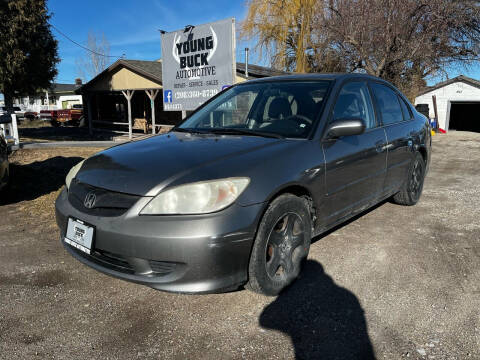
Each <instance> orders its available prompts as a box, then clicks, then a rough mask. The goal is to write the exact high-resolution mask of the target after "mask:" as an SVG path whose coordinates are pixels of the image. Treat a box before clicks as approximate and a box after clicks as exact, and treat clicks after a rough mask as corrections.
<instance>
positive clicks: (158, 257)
mask: <svg viewBox="0 0 480 360" xmlns="http://www.w3.org/2000/svg"><path fill="white" fill-rule="evenodd" d="M149 200H150V198H141V199H140V200H139V201H138V202H137V203H136V204H135V205H134V206H133V207H132V208H131V209H129V210H128V211H127V212H126V213H125V214H123V215H121V216H116V217H99V216H93V215H88V214H84V213H82V212H80V211H78V210H77V209H75V208H74V207H73V206H72V205H71V204H70V202H69V201H68V199H67V191H66V189H64V190H62V192H61V193H60V195H59V197H58V198H57V201H56V203H55V208H56V218H57V224H58V226H59V227H60V234H61V240H62V243H63V244H64V246H65V248H66V249H67V250H68V251H69V252H70V254H72V255H73V256H74V257H75V258H77V259H78V260H79V261H81V262H83V263H84V264H86V265H88V266H90V267H92V268H94V269H96V270H99V271H101V272H103V273H105V274H108V275H111V276H115V277H117V278H121V279H124V280H127V281H132V282H136V283H139V284H143V285H147V286H150V287H152V288H155V289H158V290H165V291H173V292H183V293H208V292H221V291H228V290H232V289H235V288H237V287H238V286H240V285H242V284H243V283H245V282H246V281H247V269H248V261H249V258H250V251H251V247H252V242H253V239H254V236H255V231H256V228H257V223H258V220H259V217H260V215H261V212H262V209H263V204H256V205H251V206H246V207H243V206H240V205H237V204H234V205H232V206H230V207H228V208H227V209H225V210H222V211H220V212H218V213H214V214H205V215H192V216H185V215H184V216H139V215H138V213H139V212H140V210H141V209H142V208H143V207H144V206H145V205H146V203H147V202H148V201H149ZM69 217H72V218H76V219H79V220H82V221H84V222H86V223H88V224H91V225H93V226H94V227H95V234H94V240H93V243H92V255H88V254H85V253H83V252H80V251H79V250H77V249H75V248H74V247H72V246H70V245H69V244H66V243H65V242H64V238H65V233H66V230H67V223H68V218H69Z"/></svg>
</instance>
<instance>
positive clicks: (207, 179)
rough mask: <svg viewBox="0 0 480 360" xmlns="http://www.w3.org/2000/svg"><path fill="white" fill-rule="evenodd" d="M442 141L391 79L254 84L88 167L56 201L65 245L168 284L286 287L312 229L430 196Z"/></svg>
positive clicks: (127, 273)
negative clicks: (388, 203)
mask: <svg viewBox="0 0 480 360" xmlns="http://www.w3.org/2000/svg"><path fill="white" fill-rule="evenodd" d="M430 147H431V135H430V128H429V125H428V123H427V122H426V121H425V119H424V118H423V117H422V116H421V115H419V114H418V113H417V112H416V110H415V109H414V107H413V106H412V105H411V104H410V103H409V101H408V100H407V99H406V98H405V96H403V95H402V94H401V93H400V92H399V91H398V90H397V89H395V88H394V87H393V86H391V85H390V84H389V83H387V82H385V81H383V80H381V79H378V78H374V77H370V76H365V75H298V76H286V77H277V78H268V79H261V80H254V81H249V82H246V83H243V84H239V85H236V86H233V87H231V88H229V89H227V90H225V91H223V92H221V93H220V94H219V95H217V96H216V97H214V98H212V99H211V100H210V101H208V102H207V103H205V104H204V105H203V106H201V107H200V108H199V109H197V110H196V111H195V112H194V113H193V114H192V115H191V116H189V117H188V118H187V119H186V120H185V121H184V122H182V123H181V124H180V125H178V126H176V127H175V128H174V129H173V130H172V131H171V132H169V133H168V134H164V135H158V136H154V137H151V138H148V139H145V140H141V141H135V142H130V143H127V144H124V145H120V146H116V147H113V148H110V149H108V150H105V151H102V152H100V153H98V154H96V155H94V156H92V157H90V158H89V159H86V160H84V161H83V162H81V163H79V164H78V165H76V166H75V167H74V168H73V169H72V170H71V171H70V173H69V174H68V176H67V179H66V187H65V188H64V189H63V191H62V192H61V193H60V195H59V197H58V199H57V201H56V216H57V223H58V226H59V227H60V234H61V241H62V243H63V245H64V246H65V248H66V249H67V251H68V252H70V253H71V254H72V255H73V256H74V257H75V258H77V259H78V260H79V261H81V262H83V263H84V264H86V265H88V266H91V267H93V268H94V269H97V270H99V271H102V272H104V273H106V274H109V275H112V276H116V277H118V278H121V279H124V280H128V281H132V282H136V283H139V284H144V285H147V286H150V287H152V288H155V289H159V290H166V291H175V292H184V293H199V292H220V291H229V290H233V289H237V288H239V287H241V286H243V285H245V286H246V287H247V288H249V289H251V290H253V291H256V292H260V293H263V294H266V295H276V294H278V293H279V292H280V291H281V290H282V289H283V288H285V287H286V286H288V285H289V284H290V283H291V282H292V281H293V280H294V279H295V278H296V277H297V276H298V274H299V273H300V271H301V267H302V263H303V262H304V260H305V259H306V257H307V255H308V252H309V248H310V241H311V239H312V237H314V236H316V235H319V234H321V233H323V232H325V231H327V230H328V229H331V228H332V227H334V226H336V225H338V224H340V223H342V222H344V221H346V220H347V219H349V218H351V217H352V216H355V215H356V214H358V213H360V212H362V211H364V210H365V209H367V208H369V207H371V206H373V205H375V204H376V203H378V202H380V201H382V200H384V199H387V198H391V199H392V200H393V201H394V202H396V203H399V204H403V205H414V204H415V203H417V201H418V200H419V198H420V195H421V192H422V187H423V180H424V177H425V174H426V172H427V169H428V164H429V159H430ZM406 211H407V210H406Z"/></svg>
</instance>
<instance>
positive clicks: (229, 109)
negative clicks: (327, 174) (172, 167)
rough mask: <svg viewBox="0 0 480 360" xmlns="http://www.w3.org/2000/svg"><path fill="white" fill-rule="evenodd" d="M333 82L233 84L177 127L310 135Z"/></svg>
mask: <svg viewBox="0 0 480 360" xmlns="http://www.w3.org/2000/svg"><path fill="white" fill-rule="evenodd" d="M329 84H330V82H329V81H315V82H313V81H298V82H297V81H296V82H293V81H283V82H280V81H276V82H261V83H253V84H242V85H238V86H235V87H232V88H230V89H228V90H226V91H225V92H223V93H222V94H220V95H219V96H218V97H217V98H215V99H213V100H212V101H211V102H209V103H208V104H206V105H205V106H204V107H202V108H201V109H200V110H198V111H197V112H195V113H193V114H192V115H191V116H190V117H189V118H188V119H186V120H185V121H184V122H183V123H182V124H181V125H179V126H178V127H176V128H175V129H174V130H177V131H191V132H201V133H203V132H205V133H209V132H211V133H217V134H241V135H252V136H269V137H289V138H306V137H307V136H308V135H309V133H310V131H311V129H312V128H313V126H314V125H315V122H316V120H317V119H318V117H319V115H320V111H321V108H322V104H323V100H324V99H325V96H326V93H327V90H328V87H329Z"/></svg>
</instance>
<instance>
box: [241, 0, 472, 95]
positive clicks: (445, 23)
mask: <svg viewBox="0 0 480 360" xmlns="http://www.w3.org/2000/svg"><path fill="white" fill-rule="evenodd" d="M259 4H263V6H260V5H259ZM298 4H302V6H298ZM248 6H249V10H248V15H247V18H246V20H245V22H244V23H243V32H244V35H245V36H250V37H252V36H253V37H256V38H258V43H259V47H261V48H262V49H263V50H267V51H268V52H269V53H270V55H271V56H272V57H273V58H274V59H276V61H275V62H274V65H276V66H278V65H280V66H281V67H283V68H284V69H286V70H291V68H289V67H288V64H292V63H295V61H297V59H302V57H303V58H305V59H306V62H307V66H306V67H305V68H306V69H307V70H310V71H332V70H333V71H338V70H340V71H347V72H365V73H368V74H371V75H375V76H379V77H382V78H385V79H387V80H389V81H391V82H393V83H394V84H395V85H397V86H398V87H399V88H400V89H402V90H404V91H407V93H408V92H410V93H412V94H413V93H414V92H415V89H417V88H419V87H422V86H424V84H425V81H424V79H425V77H427V76H429V75H434V74H438V73H439V72H445V71H446V69H448V68H449V67H450V66H452V65H455V64H461V65H464V66H469V65H471V64H472V63H473V62H475V61H478V56H479V53H480V47H479V42H480V5H479V3H478V1H476V0H456V1H451V0H428V1H427V0H316V1H309V0H271V1H269V2H263V1H261V0H251V1H250V2H249V3H248ZM312 11H313V15H311V14H312ZM291 18H293V19H308V23H305V24H304V28H306V30H304V32H303V36H304V37H306V38H304V39H303V42H302V44H307V46H303V47H302V48H299V47H298V46H297V44H299V43H298V42H297V43H295V39H296V38H298V37H299V36H300V37H302V35H301V34H302V32H301V31H300V27H299V26H298V23H296V22H295V21H293V20H292V21H290V22H289V21H285V20H284V19H291ZM282 24H286V25H287V28H288V36H279V35H278V33H280V31H278V30H277V35H276V34H275V28H276V27H278V28H279V27H281V26H283V25H282ZM278 28H277V29H278ZM290 39H293V42H292V41H290ZM290 47H292V48H294V47H296V50H297V51H296V52H292V51H291V50H290ZM299 51H301V52H302V53H303V54H302V55H301V56H299ZM292 57H294V58H293V59H292ZM279 59H280V60H279ZM300 69H301V67H300V68H299V67H297V68H296V69H295V70H297V71H299V70H300ZM408 95H410V97H411V96H412V95H411V94H408Z"/></svg>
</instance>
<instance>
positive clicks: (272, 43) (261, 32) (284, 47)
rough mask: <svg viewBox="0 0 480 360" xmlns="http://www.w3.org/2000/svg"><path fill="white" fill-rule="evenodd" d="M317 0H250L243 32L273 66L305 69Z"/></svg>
mask: <svg viewBox="0 0 480 360" xmlns="http://www.w3.org/2000/svg"><path fill="white" fill-rule="evenodd" d="M316 2H317V0H271V1H264V0H250V1H249V2H248V3H247V5H248V13H247V18H246V19H245V21H244V22H243V24H242V35H243V36H244V37H246V38H249V39H251V38H255V40H256V41H257V44H258V45H257V47H256V48H257V50H260V51H261V52H262V51H265V52H266V54H267V55H269V56H270V58H271V62H272V64H273V65H274V66H275V67H278V68H283V69H286V70H294V71H297V72H306V71H309V70H310V67H309V61H308V57H309V55H310V54H309V49H311V48H312V46H313V43H312V34H311V30H312V23H313V22H314V21H315V18H316V17H317V16H318V15H317V9H316V8H315V3H316Z"/></svg>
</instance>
